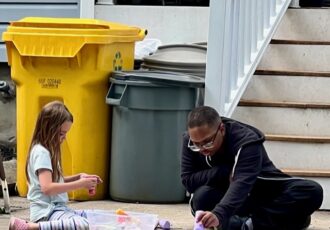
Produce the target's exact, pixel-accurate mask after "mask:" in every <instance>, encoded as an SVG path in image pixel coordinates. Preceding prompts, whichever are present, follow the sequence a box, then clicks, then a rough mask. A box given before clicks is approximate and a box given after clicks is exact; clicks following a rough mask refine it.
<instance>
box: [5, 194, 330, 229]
mask: <svg viewBox="0 0 330 230" xmlns="http://www.w3.org/2000/svg"><path fill="white" fill-rule="evenodd" d="M10 199H11V200H10V202H11V207H12V213H11V215H13V216H15V217H20V218H24V219H28V218H29V203H28V202H27V200H26V198H21V197H11V198H10ZM0 204H1V205H2V203H1V201H0ZM69 206H70V207H72V208H74V209H104V210H116V209H118V208H121V209H123V210H127V211H135V212H145V213H152V214H157V215H158V216H159V218H160V219H166V220H169V221H170V222H171V226H172V228H171V229H183V230H188V229H193V221H194V220H193V217H192V216H191V214H190V209H189V207H188V204H136V203H121V202H115V201H111V200H101V201H84V202H74V201H72V202H70V203H69ZM9 218H10V215H0V229H1V230H2V229H8V220H9ZM308 229H309V230H329V229H330V211H318V212H316V213H314V214H313V216H312V224H311V226H310V227H309V228H308Z"/></svg>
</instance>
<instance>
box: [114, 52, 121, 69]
mask: <svg viewBox="0 0 330 230" xmlns="http://www.w3.org/2000/svg"><path fill="white" fill-rule="evenodd" d="M112 65H113V69H114V70H115V71H121V70H122V68H123V59H122V58H121V53H120V52H119V51H118V52H117V53H116V54H115V58H114V59H113V61H112Z"/></svg>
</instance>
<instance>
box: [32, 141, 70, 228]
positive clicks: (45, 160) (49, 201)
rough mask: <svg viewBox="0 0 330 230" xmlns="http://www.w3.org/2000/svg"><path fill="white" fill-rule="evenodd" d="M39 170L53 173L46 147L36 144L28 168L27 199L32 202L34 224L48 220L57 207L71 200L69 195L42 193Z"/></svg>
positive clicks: (61, 180)
mask: <svg viewBox="0 0 330 230" xmlns="http://www.w3.org/2000/svg"><path fill="white" fill-rule="evenodd" d="M39 169H48V170H50V171H53V168H52V163H51V158H50V153H49V151H48V150H47V149H46V148H45V147H44V146H42V145H40V144H36V145H34V146H33V147H32V149H31V155H30V160H29V167H28V174H29V177H30V184H29V191H28V194H27V198H28V200H29V201H30V221H32V222H36V221H38V220H40V219H41V218H45V217H46V218H48V216H49V215H50V214H51V213H52V211H53V210H54V208H55V206H61V205H66V203H67V202H68V200H69V199H68V194H67V193H60V194H57V195H54V196H47V195H45V194H43V193H42V192H41V188H40V183H39V178H38V173H37V172H38V170H39ZM60 183H64V180H63V178H61V179H60Z"/></svg>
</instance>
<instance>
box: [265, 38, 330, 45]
mask: <svg viewBox="0 0 330 230" xmlns="http://www.w3.org/2000/svg"><path fill="white" fill-rule="evenodd" d="M270 44H291V45H330V41H306V40H287V39H272V40H271V41H270Z"/></svg>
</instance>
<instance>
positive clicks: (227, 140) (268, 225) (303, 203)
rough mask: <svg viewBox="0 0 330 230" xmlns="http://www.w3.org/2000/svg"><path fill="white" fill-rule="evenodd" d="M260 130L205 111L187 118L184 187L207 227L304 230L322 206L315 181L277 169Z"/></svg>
mask: <svg viewBox="0 0 330 230" xmlns="http://www.w3.org/2000/svg"><path fill="white" fill-rule="evenodd" d="M264 140H265V137H264V135H263V134H262V133H261V132H260V131H259V130H257V129H256V128H254V127H252V126H249V125H247V124H243V123H240V122H238V121H235V120H231V119H228V118H224V117H222V118H221V117H220V116H219V114H218V113H217V111H216V110H214V109H213V108H211V107H207V106H202V107H199V108H196V109H194V110H193V111H191V112H190V114H189V116H188V133H185V134H184V137H183V150H182V162H181V178H182V183H183V185H184V186H185V187H186V189H187V191H188V192H189V193H191V194H192V198H191V200H190V204H191V208H192V213H193V214H194V213H195V212H196V211H197V210H202V211H203V212H201V214H200V215H199V216H198V217H197V220H196V221H197V222H199V221H200V222H201V223H202V224H203V225H204V227H206V228H210V227H218V228H219V229H223V230H227V229H228V230H234V229H240V230H241V229H243V230H244V229H248V230H250V229H254V230H298V229H299V230H301V229H304V228H306V227H307V226H308V225H309V223H310V216H311V214H312V213H313V212H314V211H315V210H317V209H318V208H319V207H320V206H321V204H322V200H323V190H322V187H321V186H320V185H319V184H317V183H316V182H314V181H310V180H305V179H301V178H293V177H290V176H289V175H286V174H284V173H283V172H281V171H280V170H279V169H277V168H276V167H275V166H274V164H273V163H272V161H271V160H270V159H269V158H268V156H267V153H266V150H265V148H264V146H263V142H264Z"/></svg>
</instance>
